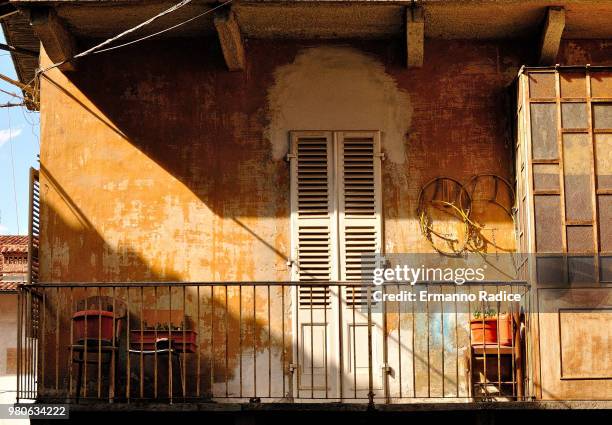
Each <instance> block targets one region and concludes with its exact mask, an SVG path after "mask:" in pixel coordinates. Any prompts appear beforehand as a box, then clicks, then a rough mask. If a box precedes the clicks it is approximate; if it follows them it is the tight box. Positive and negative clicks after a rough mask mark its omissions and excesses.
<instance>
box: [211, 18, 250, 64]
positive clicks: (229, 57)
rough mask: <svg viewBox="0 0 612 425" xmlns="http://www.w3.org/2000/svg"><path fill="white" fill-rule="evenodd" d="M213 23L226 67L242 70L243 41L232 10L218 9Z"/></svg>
mask: <svg viewBox="0 0 612 425" xmlns="http://www.w3.org/2000/svg"><path fill="white" fill-rule="evenodd" d="M214 23H215V28H216V29H217V33H218V35H219V41H220V42H221V50H222V51H223V57H224V58H225V64H226V65H227V68H228V69H229V70H230V71H242V70H244V67H245V64H246V56H245V53H244V42H243V40H242V34H241V32H240V26H239V25H238V22H237V20H236V16H235V14H234V11H233V10H232V9H229V8H228V9H224V10H220V11H219V12H218V13H216V14H215V19H214Z"/></svg>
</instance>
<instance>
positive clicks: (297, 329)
mask: <svg viewBox="0 0 612 425" xmlns="http://www.w3.org/2000/svg"><path fill="white" fill-rule="evenodd" d="M300 291H301V286H297V287H295V288H294V291H293V293H294V298H295V300H294V304H295V315H296V317H295V320H294V321H293V322H294V323H295V337H294V338H295V339H294V341H295V359H294V361H295V362H296V368H295V372H296V373H297V378H296V381H297V382H296V384H297V385H296V386H297V389H296V395H297V398H300V389H301V382H302V372H301V370H300V354H301V353H300V324H299V319H300V302H299V292H300Z"/></svg>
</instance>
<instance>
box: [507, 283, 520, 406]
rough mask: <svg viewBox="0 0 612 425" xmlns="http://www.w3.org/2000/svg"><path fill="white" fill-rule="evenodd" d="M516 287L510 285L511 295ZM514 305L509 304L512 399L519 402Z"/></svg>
mask: <svg viewBox="0 0 612 425" xmlns="http://www.w3.org/2000/svg"><path fill="white" fill-rule="evenodd" d="M514 291H515V287H514V285H510V293H511V294H514V293H515V292H514ZM514 310H515V309H514V304H508V316H509V319H510V349H511V350H512V355H511V356H510V361H511V363H512V365H511V369H512V370H511V378H512V397H514V398H515V399H516V400H518V397H517V396H518V394H517V388H516V373H515V368H516V359H515V356H516V353H515V352H514Z"/></svg>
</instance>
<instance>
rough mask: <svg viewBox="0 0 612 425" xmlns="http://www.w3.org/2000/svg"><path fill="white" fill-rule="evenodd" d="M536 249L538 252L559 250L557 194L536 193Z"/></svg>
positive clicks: (559, 208)
mask: <svg viewBox="0 0 612 425" xmlns="http://www.w3.org/2000/svg"><path fill="white" fill-rule="evenodd" d="M535 221H536V226H535V227H536V249H537V251H538V252H555V253H558V252H561V251H562V247H563V245H562V239H561V202H560V201H559V196H554V195H553V196H546V195H536V197H535Z"/></svg>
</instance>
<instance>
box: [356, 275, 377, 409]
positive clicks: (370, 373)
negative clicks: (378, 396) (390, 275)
mask: <svg viewBox="0 0 612 425" xmlns="http://www.w3.org/2000/svg"><path fill="white" fill-rule="evenodd" d="M370 291H371V286H370V285H368V286H367V297H368V299H367V307H368V400H369V403H370V404H373V403H374V371H373V370H372V368H373V363H372V294H371V293H370ZM355 366H357V365H355ZM356 372H357V370H356V369H355V373H356Z"/></svg>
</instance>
